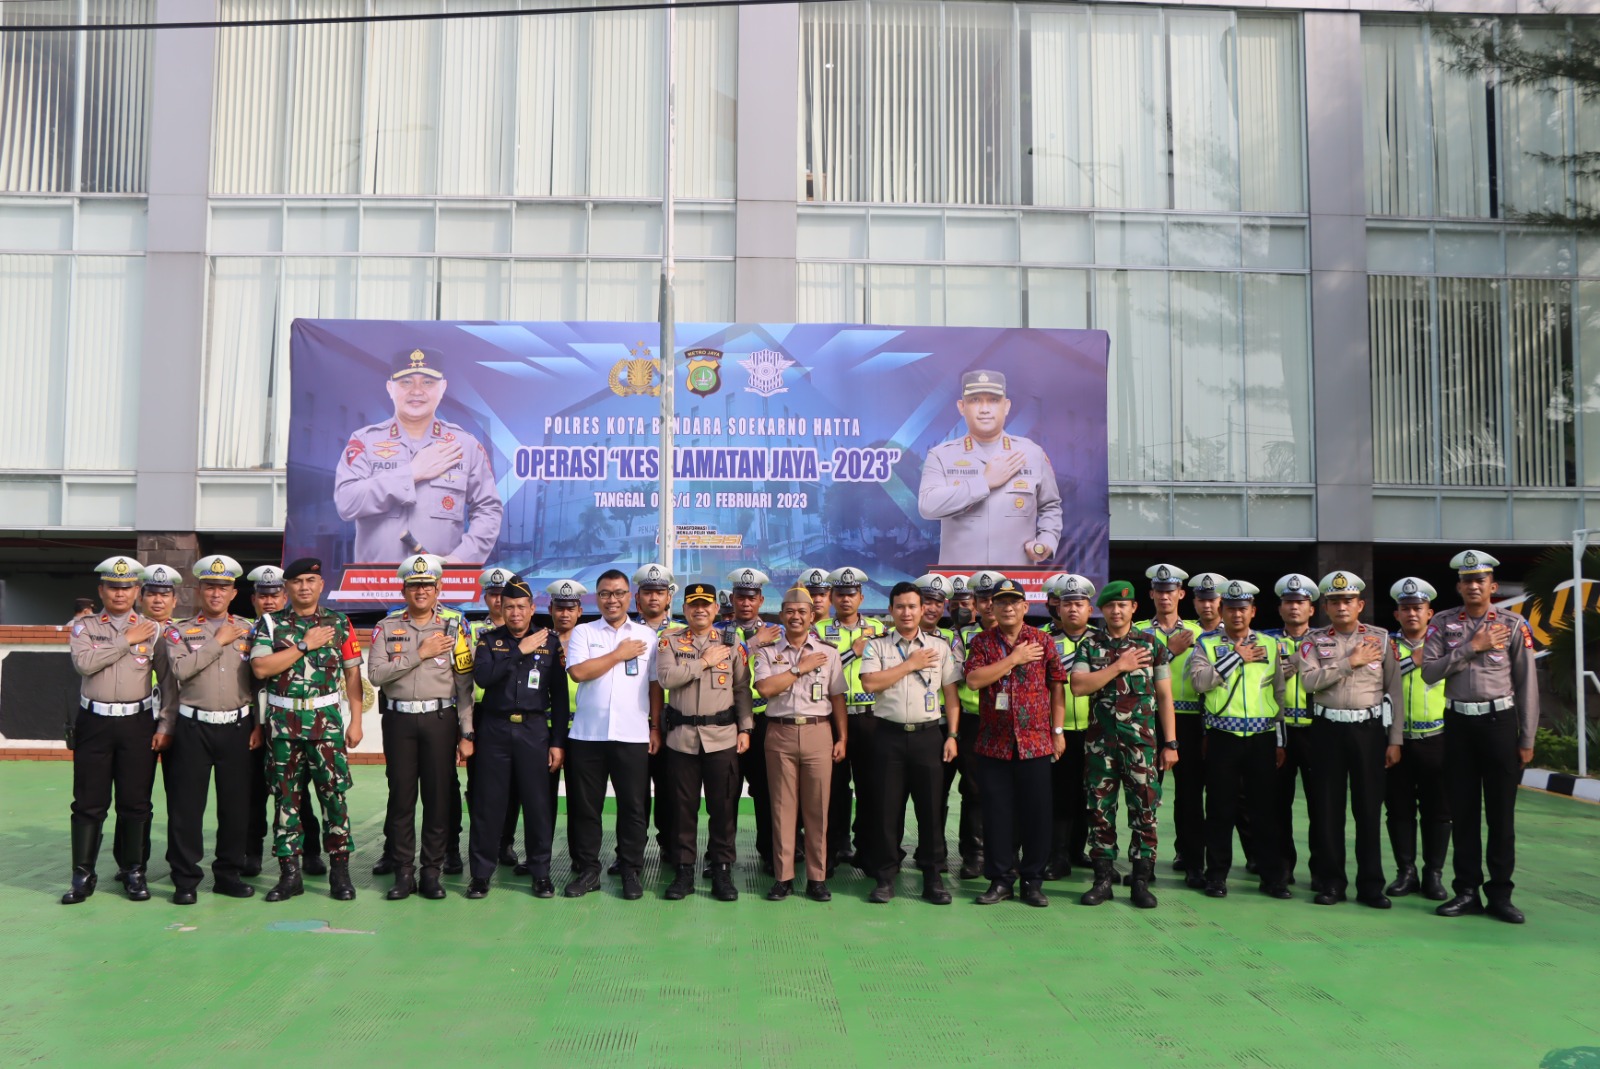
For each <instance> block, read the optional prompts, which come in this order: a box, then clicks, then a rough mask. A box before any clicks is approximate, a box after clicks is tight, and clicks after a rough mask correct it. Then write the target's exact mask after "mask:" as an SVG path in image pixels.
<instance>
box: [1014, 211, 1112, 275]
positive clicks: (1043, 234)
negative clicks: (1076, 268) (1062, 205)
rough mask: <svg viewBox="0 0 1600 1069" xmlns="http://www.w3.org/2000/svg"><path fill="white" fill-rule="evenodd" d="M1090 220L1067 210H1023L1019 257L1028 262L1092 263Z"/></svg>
mask: <svg viewBox="0 0 1600 1069" xmlns="http://www.w3.org/2000/svg"><path fill="white" fill-rule="evenodd" d="M1093 226H1094V223H1093V220H1092V219H1091V218H1090V217H1089V216H1088V215H1073V214H1070V213H1067V212H1023V213H1022V259H1023V260H1024V261H1026V262H1028V263H1043V264H1051V263H1065V264H1090V263H1094V231H1093Z"/></svg>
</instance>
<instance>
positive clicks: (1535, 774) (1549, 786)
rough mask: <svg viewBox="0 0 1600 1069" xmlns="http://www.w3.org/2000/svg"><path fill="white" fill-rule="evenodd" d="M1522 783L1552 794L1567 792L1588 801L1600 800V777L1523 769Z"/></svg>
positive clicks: (1566, 793)
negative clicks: (1589, 777) (1593, 777)
mask: <svg viewBox="0 0 1600 1069" xmlns="http://www.w3.org/2000/svg"><path fill="white" fill-rule="evenodd" d="M1522 785H1523V786H1524V787H1533V788H1536V789H1538V790H1541V791H1549V792H1550V793H1551V794H1565V795H1570V796H1571V797H1573V798H1582V799H1583V800H1584V801H1586V802H1600V779H1588V778H1582V779H1581V778H1579V777H1577V776H1569V775H1567V774H1566V773H1565V772H1547V771H1545V770H1544V769H1542V768H1525V769H1523V770H1522Z"/></svg>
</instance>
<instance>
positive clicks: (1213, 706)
mask: <svg viewBox="0 0 1600 1069" xmlns="http://www.w3.org/2000/svg"><path fill="white" fill-rule="evenodd" d="M1251 634H1255V635H1256V636H1257V638H1258V640H1259V639H1266V641H1264V642H1261V648H1262V649H1264V650H1266V651H1267V656H1266V659H1265V660H1261V661H1246V660H1244V659H1243V658H1242V657H1240V656H1239V655H1238V654H1237V653H1235V652H1234V649H1233V643H1232V642H1231V641H1230V640H1229V639H1228V636H1227V635H1226V634H1224V633H1222V632H1220V631H1213V632H1211V633H1209V634H1206V635H1202V636H1201V637H1200V641H1199V643H1198V647H1199V649H1201V650H1203V651H1204V653H1205V656H1206V657H1207V658H1208V659H1209V660H1210V661H1211V663H1212V664H1213V665H1215V666H1216V669H1217V673H1218V674H1219V675H1221V676H1222V683H1221V685H1220V686H1218V687H1215V688H1214V689H1212V690H1208V691H1206V692H1205V694H1203V695H1201V698H1202V700H1203V702H1204V704H1205V718H1206V727H1207V728H1215V729H1216V730H1218V731H1226V732H1228V733H1229V734H1230V735H1259V734H1261V733H1262V732H1263V731H1276V730H1277V726H1278V696H1277V694H1275V693H1274V692H1273V689H1272V677H1273V675H1275V674H1276V672H1277V670H1278V643H1277V642H1276V641H1274V640H1273V639H1271V638H1267V636H1265V635H1260V634H1259V633H1258V632H1251Z"/></svg>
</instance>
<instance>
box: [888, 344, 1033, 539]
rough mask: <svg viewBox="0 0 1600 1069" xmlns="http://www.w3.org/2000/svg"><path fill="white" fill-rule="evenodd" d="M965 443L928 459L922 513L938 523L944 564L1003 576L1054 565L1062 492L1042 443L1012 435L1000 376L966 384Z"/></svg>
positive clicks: (981, 374)
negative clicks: (1013, 569) (1009, 570)
mask: <svg viewBox="0 0 1600 1069" xmlns="http://www.w3.org/2000/svg"><path fill="white" fill-rule="evenodd" d="M956 409H957V411H959V412H960V413H961V417H962V419H964V420H965V421H966V431H965V433H964V434H963V435H962V436H961V437H959V438H953V439H951V440H950V441H948V442H941V443H940V444H939V445H936V446H934V447H933V448H932V449H930V450H929V451H928V459H927V462H926V463H925V464H924V465H923V469H922V484H921V487H920V489H919V490H918V492H917V510H918V511H919V512H920V513H921V514H922V518H923V519H925V520H938V521H939V563H940V564H966V565H990V566H993V567H997V568H1004V567H1007V566H1017V565H1024V566H1026V565H1037V564H1042V563H1043V562H1045V561H1048V560H1051V559H1052V558H1053V557H1055V555H1056V548H1057V546H1059V545H1060V542H1061V524H1062V519H1061V490H1060V487H1059V486H1058V485H1057V484H1056V473H1055V469H1054V468H1053V467H1051V465H1050V461H1049V459H1048V458H1047V457H1046V456H1045V455H1044V450H1042V449H1040V448H1039V445H1038V444H1037V443H1036V442H1033V441H1031V440H1030V439H1027V438H1023V437H1020V436H1018V435H1015V434H1008V433H1007V432H1006V426H1005V424H1006V417H1007V416H1008V415H1010V413H1011V401H1010V399H1009V398H1007V397H1006V377H1005V375H1003V374H1001V373H1000V372H998V371H969V372H967V373H966V374H964V375H962V376H961V399H960V400H958V401H957V402H956Z"/></svg>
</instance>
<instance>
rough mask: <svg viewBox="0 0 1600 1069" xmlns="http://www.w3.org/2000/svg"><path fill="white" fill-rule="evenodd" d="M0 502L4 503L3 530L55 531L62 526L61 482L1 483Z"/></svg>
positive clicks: (5, 480) (3, 480)
mask: <svg viewBox="0 0 1600 1069" xmlns="http://www.w3.org/2000/svg"><path fill="white" fill-rule="evenodd" d="M0 500H4V501H5V503H6V526H7V527H10V528H13V529H15V528H18V527H58V526H60V524H61V480H60V479H57V478H55V477H54V476H51V477H49V478H42V479H17V478H10V477H7V478H3V479H0Z"/></svg>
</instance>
